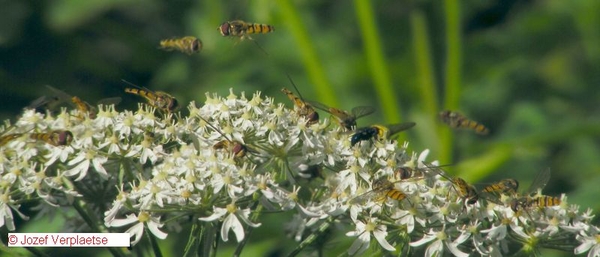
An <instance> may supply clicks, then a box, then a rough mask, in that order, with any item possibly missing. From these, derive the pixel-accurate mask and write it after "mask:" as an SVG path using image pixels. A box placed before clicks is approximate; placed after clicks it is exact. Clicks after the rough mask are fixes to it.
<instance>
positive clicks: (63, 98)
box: [30, 85, 121, 119]
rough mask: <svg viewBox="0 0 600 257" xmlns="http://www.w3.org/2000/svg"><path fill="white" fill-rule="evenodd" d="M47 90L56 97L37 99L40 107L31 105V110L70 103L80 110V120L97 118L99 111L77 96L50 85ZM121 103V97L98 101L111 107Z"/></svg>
mask: <svg viewBox="0 0 600 257" xmlns="http://www.w3.org/2000/svg"><path fill="white" fill-rule="evenodd" d="M46 88H48V89H49V90H50V91H52V93H53V94H55V96H54V97H46V96H42V97H40V98H38V99H36V100H35V101H34V102H37V103H36V104H37V105H38V106H32V105H33V103H32V105H30V107H31V108H34V109H36V108H39V107H41V106H44V105H45V106H47V107H50V106H51V105H58V104H59V103H60V102H69V103H71V105H73V106H74V107H75V108H77V110H79V112H80V115H81V116H80V118H83V115H85V114H87V115H88V116H89V117H90V118H91V119H95V118H96V114H98V109H97V108H96V107H94V106H92V105H91V104H89V103H88V102H86V101H83V100H81V98H79V97H77V96H71V95H69V94H67V93H65V92H64V91H62V90H60V89H57V88H55V87H52V86H50V85H46ZM53 101H54V102H56V103H52V102H53ZM120 102H121V98H120V97H110V98H104V99H101V100H99V101H98V104H103V105H110V104H115V105H116V104H119V103H120Z"/></svg>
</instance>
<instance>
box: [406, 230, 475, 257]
mask: <svg viewBox="0 0 600 257" xmlns="http://www.w3.org/2000/svg"><path fill="white" fill-rule="evenodd" d="M467 239H468V237H465V236H462V234H461V236H459V237H458V238H457V239H456V240H455V241H450V239H449V238H448V234H447V233H446V231H445V227H444V228H442V230H441V231H438V232H436V231H434V230H433V229H430V230H429V232H428V233H427V234H425V235H424V237H423V238H422V239H420V240H417V241H415V242H411V243H410V246H412V247H418V246H421V245H423V244H426V243H429V242H431V241H433V243H430V244H429V246H428V247H427V249H426V250H425V256H441V255H442V254H443V252H444V246H446V247H447V248H448V250H449V251H450V252H451V253H452V254H454V256H459V257H468V256H469V254H467V253H463V252H461V251H460V250H459V249H458V247H457V246H458V245H459V244H461V243H463V242H464V241H465V240H467ZM434 240H435V241H434Z"/></svg>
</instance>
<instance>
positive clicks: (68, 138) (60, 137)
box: [0, 130, 73, 146]
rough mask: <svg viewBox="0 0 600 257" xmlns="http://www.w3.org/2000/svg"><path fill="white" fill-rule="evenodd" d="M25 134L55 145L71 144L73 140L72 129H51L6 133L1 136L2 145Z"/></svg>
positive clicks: (0, 142) (0, 143) (0, 144)
mask: <svg viewBox="0 0 600 257" xmlns="http://www.w3.org/2000/svg"><path fill="white" fill-rule="evenodd" d="M23 135H27V136H28V137H29V138H30V139H33V140H36V141H42V142H45V143H47V144H50V145H53V146H63V145H70V144H71V142H72V141H73V133H71V131H68V130H53V131H50V132H47V133H30V134H24V133H15V134H10V135H4V136H2V137H0V146H4V145H5V144H7V143H8V142H10V141H12V140H14V139H16V138H19V137H21V136H23Z"/></svg>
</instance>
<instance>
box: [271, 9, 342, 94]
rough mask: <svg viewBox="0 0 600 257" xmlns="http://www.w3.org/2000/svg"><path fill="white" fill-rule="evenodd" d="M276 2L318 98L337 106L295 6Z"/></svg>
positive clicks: (329, 84) (332, 91)
mask: <svg viewBox="0 0 600 257" xmlns="http://www.w3.org/2000/svg"><path fill="white" fill-rule="evenodd" d="M277 3H278V5H279V9H280V14H281V20H282V21H285V22H286V23H287V30H288V31H290V32H291V33H292V35H293V36H294V38H295V39H296V43H297V44H298V51H299V52H300V54H301V56H302V62H303V63H304V67H305V68H306V71H307V72H308V77H309V78H310V80H311V81H312V85H313V90H315V92H317V95H318V98H319V100H320V101H323V102H326V103H328V104H330V105H332V106H339V104H338V100H337V97H336V94H335V92H334V90H333V88H332V87H331V83H329V79H327V76H326V75H325V68H323V65H321V61H320V60H319V55H318V54H317V51H316V50H315V47H314V44H313V43H312V40H311V37H310V33H308V29H306V26H304V23H302V20H301V19H300V16H299V15H298V12H297V11H296V8H295V7H294V6H293V5H292V3H291V2H290V1H289V0H277Z"/></svg>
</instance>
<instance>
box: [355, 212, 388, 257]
mask: <svg viewBox="0 0 600 257" xmlns="http://www.w3.org/2000/svg"><path fill="white" fill-rule="evenodd" d="M371 234H373V237H375V240H377V242H378V243H379V245H381V247H383V249H385V250H388V251H395V250H396V248H394V247H393V246H392V245H390V243H388V241H387V240H386V239H385V237H386V236H387V227H386V226H385V225H382V224H378V220H377V218H367V220H366V223H363V222H362V221H357V222H356V229H355V230H354V231H351V232H348V233H346V236H358V238H356V240H354V243H352V246H350V248H348V254H349V255H359V254H361V253H363V252H364V251H365V250H367V248H369V244H370V243H371Z"/></svg>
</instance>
